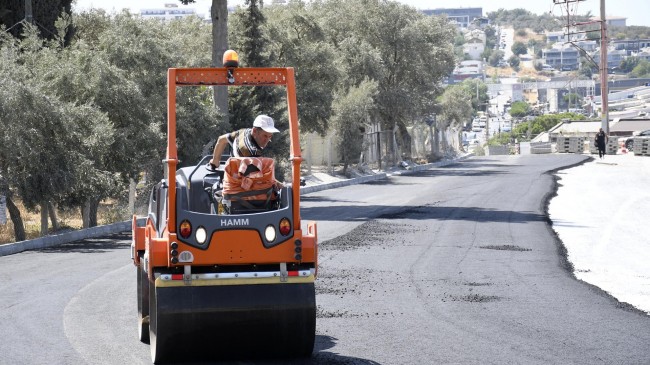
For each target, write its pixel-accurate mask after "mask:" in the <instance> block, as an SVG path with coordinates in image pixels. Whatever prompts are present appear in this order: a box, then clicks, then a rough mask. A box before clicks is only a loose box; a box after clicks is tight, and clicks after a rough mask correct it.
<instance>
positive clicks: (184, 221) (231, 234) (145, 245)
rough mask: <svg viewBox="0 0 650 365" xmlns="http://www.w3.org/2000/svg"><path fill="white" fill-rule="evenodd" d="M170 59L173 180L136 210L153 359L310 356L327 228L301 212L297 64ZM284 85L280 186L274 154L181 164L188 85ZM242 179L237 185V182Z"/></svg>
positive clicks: (140, 288)
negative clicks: (180, 64) (285, 126)
mask: <svg viewBox="0 0 650 365" xmlns="http://www.w3.org/2000/svg"><path fill="white" fill-rule="evenodd" d="M237 63H238V62H237V54H236V53H235V52H232V51H227V52H226V54H225V55H224V67H219V68H170V69H169V70H168V73H167V84H168V85H167V86H168V89H167V93H168V104H167V112H168V113H167V114H168V123H167V152H166V158H165V160H163V168H164V171H165V173H164V178H163V179H162V180H161V181H160V182H159V183H157V184H156V185H155V186H154V187H153V188H152V190H151V193H150V197H149V207H148V213H147V215H146V216H140V217H139V216H133V221H132V231H133V232H132V235H133V239H132V244H131V256H132V260H133V263H134V264H135V266H136V268H137V312H138V315H137V318H138V334H139V339H140V341H142V342H144V343H148V344H149V345H150V349H151V357H152V360H153V362H154V363H156V364H159V363H166V362H176V361H186V360H208V361H210V360H221V359H244V358H245V359H249V358H268V357H273V358H297V357H309V356H311V354H312V351H313V348H314V339H315V332H316V294H315V289H314V281H315V278H316V274H317V254H318V240H317V226H316V222H306V224H305V225H304V227H303V226H302V224H301V218H300V164H301V161H302V157H301V150H300V143H299V131H298V110H297V103H296V85H295V78H294V70H293V68H291V67H286V68H244V67H238V64H237ZM193 86H194V87H196V86H199V87H205V86H227V87H249V88H256V87H283V88H285V89H286V106H287V108H288V111H287V116H288V120H289V137H290V149H289V152H290V156H288V158H289V162H290V169H291V180H290V181H287V182H285V184H284V185H282V186H278V185H277V184H274V183H273V180H274V178H273V169H274V167H275V166H274V161H273V160H272V159H269V158H262V157H259V158H241V157H239V158H235V157H231V158H228V159H224V161H222V162H221V164H220V165H219V166H215V165H214V164H211V163H209V159H210V157H211V156H206V157H204V158H203V159H202V160H201V161H199V162H198V163H197V164H196V165H194V166H189V167H182V168H179V160H178V157H177V144H176V106H177V105H176V92H177V89H178V88H181V87H193ZM233 187H234V188H233Z"/></svg>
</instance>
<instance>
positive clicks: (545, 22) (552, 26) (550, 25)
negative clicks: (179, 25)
mask: <svg viewBox="0 0 650 365" xmlns="http://www.w3.org/2000/svg"><path fill="white" fill-rule="evenodd" d="M487 17H488V18H489V19H490V23H491V24H499V25H501V26H504V25H510V26H512V27H513V28H514V29H532V30H533V32H535V33H542V32H544V31H545V30H559V29H561V27H562V24H563V23H562V21H564V19H563V18H562V17H555V16H552V15H550V14H548V13H544V14H542V15H535V14H533V13H531V12H530V11H528V10H526V9H511V10H506V9H499V10H497V11H493V12H490V13H487ZM590 17H591V15H590V14H589V13H587V14H584V15H576V16H575V17H574V19H575V21H576V22H581V21H586V20H588V19H589V18H590Z"/></svg>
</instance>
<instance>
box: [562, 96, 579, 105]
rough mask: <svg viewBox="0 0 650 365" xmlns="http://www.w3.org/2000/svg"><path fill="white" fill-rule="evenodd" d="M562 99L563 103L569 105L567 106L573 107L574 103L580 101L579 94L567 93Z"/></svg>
mask: <svg viewBox="0 0 650 365" xmlns="http://www.w3.org/2000/svg"><path fill="white" fill-rule="evenodd" d="M562 99H564V102H565V103H567V104H569V105H571V104H573V105H575V104H576V103H578V102H579V101H580V100H581V99H582V96H580V94H576V93H568V94H565V95H564V96H563V97H562Z"/></svg>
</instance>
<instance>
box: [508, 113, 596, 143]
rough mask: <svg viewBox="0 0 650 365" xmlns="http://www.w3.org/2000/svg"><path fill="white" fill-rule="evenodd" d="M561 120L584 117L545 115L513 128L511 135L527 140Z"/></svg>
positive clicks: (563, 114)
mask: <svg viewBox="0 0 650 365" xmlns="http://www.w3.org/2000/svg"><path fill="white" fill-rule="evenodd" d="M563 119H570V120H584V119H585V116H584V115H582V114H576V113H560V114H546V115H541V116H538V117H536V118H535V119H533V120H532V121H527V122H522V123H520V124H518V125H516V126H515V127H514V128H513V131H512V134H513V135H514V136H516V137H517V138H519V139H521V138H523V140H529V139H530V138H531V137H534V136H536V135H538V134H540V133H542V132H545V131H548V130H549V129H551V128H553V127H555V126H556V125H558V124H559V123H560V122H561V121H562V120H563Z"/></svg>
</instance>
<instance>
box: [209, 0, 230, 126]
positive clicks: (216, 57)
mask: <svg viewBox="0 0 650 365" xmlns="http://www.w3.org/2000/svg"><path fill="white" fill-rule="evenodd" d="M210 16H211V17H212V66H213V67H222V66H223V58H222V57H223V54H224V52H226V50H227V49H228V1H226V0H212V11H211V14H210ZM213 93H214V105H215V106H216V107H217V108H218V109H219V112H220V113H221V114H222V116H223V120H224V121H225V122H228V121H229V118H228V86H213Z"/></svg>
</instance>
